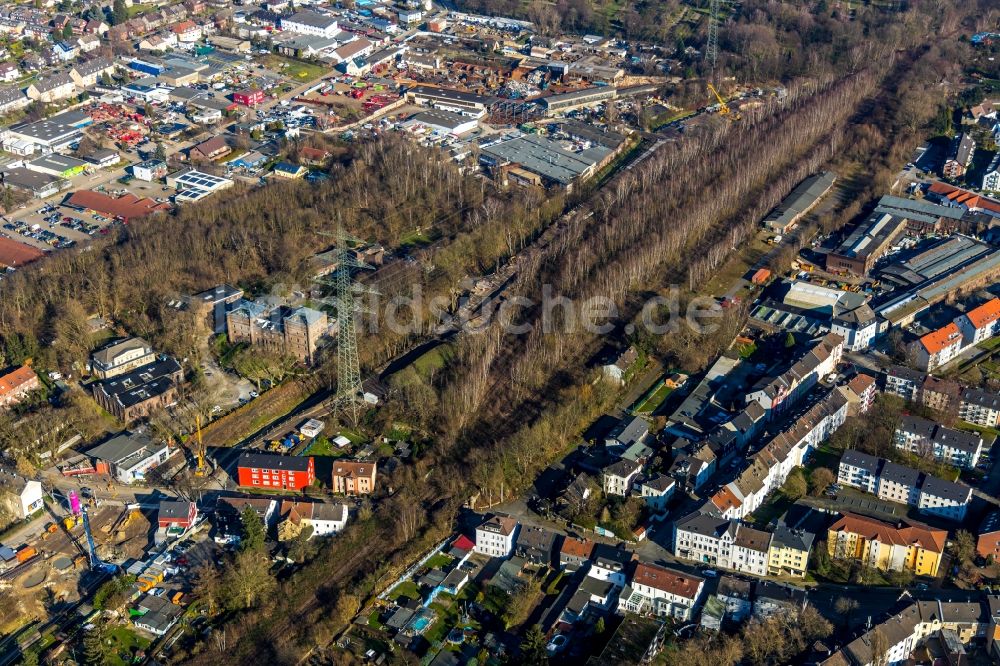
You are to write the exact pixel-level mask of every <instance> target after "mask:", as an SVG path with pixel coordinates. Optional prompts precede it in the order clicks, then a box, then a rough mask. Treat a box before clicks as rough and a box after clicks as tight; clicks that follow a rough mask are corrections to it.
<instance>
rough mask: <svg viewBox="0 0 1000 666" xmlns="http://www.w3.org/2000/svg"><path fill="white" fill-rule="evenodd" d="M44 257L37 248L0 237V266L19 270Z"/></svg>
mask: <svg viewBox="0 0 1000 666" xmlns="http://www.w3.org/2000/svg"><path fill="white" fill-rule="evenodd" d="M44 256H45V253H44V252H42V251H41V250H39V249H38V248H35V247H32V246H30V245H26V244H24V243H21V242H18V241H16V240H11V239H10V238H4V237H3V236H0V266H6V267H8V268H20V267H21V266H26V265H27V264H30V263H31V262H33V261H38V260H39V259H41V258H42V257H44Z"/></svg>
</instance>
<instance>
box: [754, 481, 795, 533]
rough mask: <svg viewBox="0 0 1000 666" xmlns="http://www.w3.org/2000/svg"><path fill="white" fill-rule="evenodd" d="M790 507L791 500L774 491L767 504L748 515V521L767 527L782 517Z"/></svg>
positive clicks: (778, 491)
mask: <svg viewBox="0 0 1000 666" xmlns="http://www.w3.org/2000/svg"><path fill="white" fill-rule="evenodd" d="M791 505H792V500H791V499H789V498H788V497H786V496H785V493H783V492H781V491H780V490H776V491H775V492H774V494H773V495H771V497H770V499H768V500H767V502H766V503H765V504H764V505H763V506H761V507H760V508H758V509H757V510H756V511H754V512H753V513H752V514H751V515H750V521H751V522H753V523H754V524H755V525H758V526H765V527H766V526H767V525H769V524H770V523H771V521H772V520H776V519H778V518H779V517H781V516H783V515H784V514H785V512H786V511H788V508H789V507H790V506H791Z"/></svg>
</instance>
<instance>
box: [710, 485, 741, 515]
mask: <svg viewBox="0 0 1000 666" xmlns="http://www.w3.org/2000/svg"><path fill="white" fill-rule="evenodd" d="M712 504H714V505H715V506H717V507H718V508H719V511H722V512H725V511H726V509H729V508H734V509H738V508H739V507H740V506H742V505H743V502H741V501H740V498H739V497H737V496H736V495H735V494H733V491H732V490H730V489H729V486H723V487H722V488H720V489H719V492H717V493H715V494H714V495H712Z"/></svg>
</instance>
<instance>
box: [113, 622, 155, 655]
mask: <svg viewBox="0 0 1000 666" xmlns="http://www.w3.org/2000/svg"><path fill="white" fill-rule="evenodd" d="M108 641H109V642H110V643H111V647H112V649H113V653H112V655H111V659H110V663H112V664H130V663H132V655H133V654H135V652H136V650H145V649H146V648H148V647H149V641H148V640H147V639H145V638H143V637H142V636H140V635H138V634H137V633H135V631H133V630H132V629H131V628H129V627H115V628H114V629H111V630H109V631H108ZM122 654H124V655H126V656H127V658H125V659H123V658H122Z"/></svg>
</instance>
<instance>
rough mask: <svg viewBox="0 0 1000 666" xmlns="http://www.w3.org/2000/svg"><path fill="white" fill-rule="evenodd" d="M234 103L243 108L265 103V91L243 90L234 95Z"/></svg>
mask: <svg viewBox="0 0 1000 666" xmlns="http://www.w3.org/2000/svg"><path fill="white" fill-rule="evenodd" d="M233 101H234V102H236V103H237V104H242V105H243V106H256V105H257V104H260V103H261V102H263V101H264V91H263V90H241V91H239V92H235V93H233Z"/></svg>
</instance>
